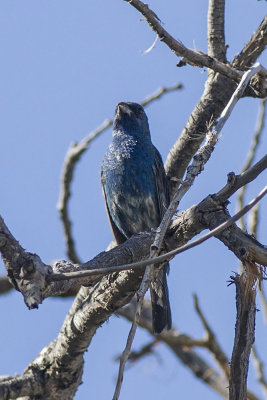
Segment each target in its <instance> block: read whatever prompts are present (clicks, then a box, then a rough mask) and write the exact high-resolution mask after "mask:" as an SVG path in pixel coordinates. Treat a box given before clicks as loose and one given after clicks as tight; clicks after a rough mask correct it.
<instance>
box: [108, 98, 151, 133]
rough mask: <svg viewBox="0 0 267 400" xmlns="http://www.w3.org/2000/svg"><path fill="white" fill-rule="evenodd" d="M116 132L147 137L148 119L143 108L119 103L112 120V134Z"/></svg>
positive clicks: (137, 105)
mask: <svg viewBox="0 0 267 400" xmlns="http://www.w3.org/2000/svg"><path fill="white" fill-rule="evenodd" d="M116 131H118V132H120V131H122V132H126V133H129V134H133V135H136V136H139V135H140V136H141V135H142V136H146V135H148V136H149V125H148V119H147V116H146V113H145V111H144V109H143V107H142V106H140V104H137V103H130V102H127V103H126V102H121V103H119V104H118V105H117V107H116V112H115V119H114V132H116Z"/></svg>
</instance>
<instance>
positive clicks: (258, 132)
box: [237, 99, 266, 230]
mask: <svg viewBox="0 0 267 400" xmlns="http://www.w3.org/2000/svg"><path fill="white" fill-rule="evenodd" d="M265 116H266V99H265V100H261V102H260V107H259V112H258V117H257V122H256V129H255V133H254V135H253V139H252V144H251V147H250V149H249V153H248V157H247V160H246V161H245V164H244V166H243V167H242V170H241V173H242V172H245V171H246V170H247V169H249V168H250V167H251V165H252V164H253V162H254V160H255V156H256V151H257V149H258V146H259V144H260V140H261V136H262V134H263V130H264V122H265ZM246 188H247V186H246V185H245V186H243V187H242V188H241V189H240V192H239V194H238V196H237V202H238V209H241V208H242V207H243V206H244V199H245V192H246ZM239 224H240V227H241V229H243V230H244V229H245V221H244V218H241V219H240V221H239Z"/></svg>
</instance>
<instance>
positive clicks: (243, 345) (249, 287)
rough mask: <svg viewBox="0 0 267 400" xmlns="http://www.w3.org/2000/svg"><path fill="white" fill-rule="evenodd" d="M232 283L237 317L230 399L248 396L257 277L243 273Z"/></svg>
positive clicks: (234, 399) (242, 398)
mask: <svg viewBox="0 0 267 400" xmlns="http://www.w3.org/2000/svg"><path fill="white" fill-rule="evenodd" d="M232 283H235V286H236V309H237V317H236V326H235V341H234V348H233V353H232V359H231V366H230V381H229V383H230V385H229V400H244V399H246V398H247V374H248V363H249V355H250V352H251V347H252V344H253V343H254V340H255V337H254V331H255V313H256V306H255V297H256V290H255V288H254V285H255V278H253V276H252V275H250V274H247V273H243V274H242V275H241V276H240V275H236V276H235V277H233V282H232Z"/></svg>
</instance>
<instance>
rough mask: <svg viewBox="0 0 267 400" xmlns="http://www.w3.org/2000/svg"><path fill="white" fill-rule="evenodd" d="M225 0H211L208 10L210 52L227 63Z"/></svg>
mask: <svg viewBox="0 0 267 400" xmlns="http://www.w3.org/2000/svg"><path fill="white" fill-rule="evenodd" d="M224 12H225V0H210V1H209V10H208V54H209V56H211V57H213V58H216V59H217V60H219V61H222V62H223V63H226V46H225V37H224V18H225V14H224Z"/></svg>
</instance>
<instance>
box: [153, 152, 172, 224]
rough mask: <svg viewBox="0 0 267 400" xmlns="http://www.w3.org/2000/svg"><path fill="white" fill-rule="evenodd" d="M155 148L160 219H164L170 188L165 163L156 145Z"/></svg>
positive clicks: (155, 176) (168, 202) (154, 167)
mask: <svg viewBox="0 0 267 400" xmlns="http://www.w3.org/2000/svg"><path fill="white" fill-rule="evenodd" d="M154 149H155V162H154V164H153V173H154V179H155V182H156V188H157V196H158V206H159V211H160V220H162V218H163V216H164V214H165V212H166V210H167V208H168V206H169V204H170V195H169V189H168V181H167V177H166V174H165V169H164V165H163V162H162V158H161V155H160V153H159V152H158V150H157V149H156V147H154Z"/></svg>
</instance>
